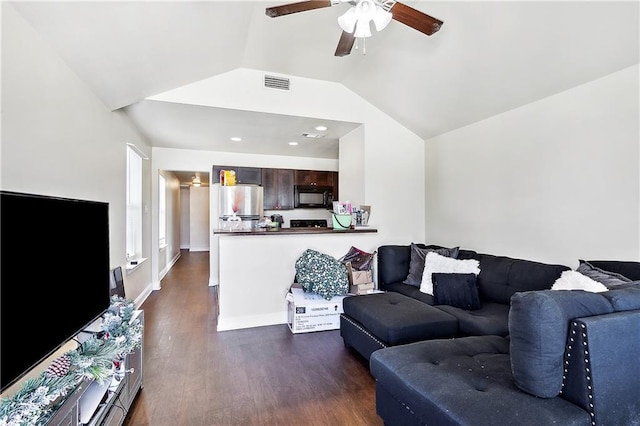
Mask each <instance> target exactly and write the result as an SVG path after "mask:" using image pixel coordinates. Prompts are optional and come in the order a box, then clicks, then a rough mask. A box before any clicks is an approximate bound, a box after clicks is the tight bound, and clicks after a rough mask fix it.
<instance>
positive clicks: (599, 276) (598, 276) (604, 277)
mask: <svg viewBox="0 0 640 426" xmlns="http://www.w3.org/2000/svg"><path fill="white" fill-rule="evenodd" d="M579 262H580V265H579V266H578V269H576V271H578V272H580V273H581V274H582V275H585V276H587V277H589V278H591V279H592V280H594V281H597V282H599V283H601V284H603V285H604V286H606V287H607V288H612V287H616V286H619V285H624V284H627V283H629V282H631V280H630V279H629V278H627V277H625V276H624V275H621V274H618V273H617V272H610V271H605V270H604V269H601V268H598V267H597V266H593V265H592V264H591V263H589V262H587V261H585V260H582V259H580V260H579Z"/></svg>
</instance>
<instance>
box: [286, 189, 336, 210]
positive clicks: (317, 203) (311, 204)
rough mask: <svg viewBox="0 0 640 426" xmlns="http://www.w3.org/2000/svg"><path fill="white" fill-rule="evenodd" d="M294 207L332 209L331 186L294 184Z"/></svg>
mask: <svg viewBox="0 0 640 426" xmlns="http://www.w3.org/2000/svg"><path fill="white" fill-rule="evenodd" d="M294 189H295V193H294V207H295V208H298V209H333V188H332V187H331V186H317V185H295V187H294Z"/></svg>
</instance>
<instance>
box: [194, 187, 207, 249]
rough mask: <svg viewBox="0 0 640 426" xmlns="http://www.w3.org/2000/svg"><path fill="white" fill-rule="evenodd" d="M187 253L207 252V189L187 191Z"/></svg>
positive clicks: (200, 188)
mask: <svg viewBox="0 0 640 426" xmlns="http://www.w3.org/2000/svg"><path fill="white" fill-rule="evenodd" d="M189 225H190V226H189V251H209V239H210V235H212V234H211V232H210V231H209V229H211V227H210V226H209V187H208V186H207V187H205V186H201V187H199V188H196V187H191V189H190V190H189Z"/></svg>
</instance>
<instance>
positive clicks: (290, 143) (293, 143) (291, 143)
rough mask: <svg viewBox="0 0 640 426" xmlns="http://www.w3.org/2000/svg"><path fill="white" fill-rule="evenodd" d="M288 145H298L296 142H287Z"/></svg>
mask: <svg viewBox="0 0 640 426" xmlns="http://www.w3.org/2000/svg"><path fill="white" fill-rule="evenodd" d="M289 145H291V146H295V145H298V142H289Z"/></svg>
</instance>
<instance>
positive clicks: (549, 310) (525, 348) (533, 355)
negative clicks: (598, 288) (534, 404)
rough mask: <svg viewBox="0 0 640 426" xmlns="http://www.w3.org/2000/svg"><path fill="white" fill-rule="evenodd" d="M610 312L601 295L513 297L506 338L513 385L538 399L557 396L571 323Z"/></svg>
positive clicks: (546, 293)
mask: <svg viewBox="0 0 640 426" xmlns="http://www.w3.org/2000/svg"><path fill="white" fill-rule="evenodd" d="M610 312H613V307H612V306H611V303H610V302H609V301H608V300H607V299H606V298H605V297H604V296H602V295H601V294H600V293H590V292H585V291H582V290H569V291H566V290H565V291H552V290H544V291H530V292H521V293H516V294H514V296H513V297H512V298H511V309H510V311H509V335H510V338H511V369H512V372H513V378H514V380H515V383H516V385H517V386H518V387H519V388H520V389H522V390H523V391H525V392H528V393H530V394H532V395H535V396H538V397H540V398H553V397H555V396H557V395H558V394H559V393H560V390H561V388H562V373H563V364H562V362H563V356H564V351H565V345H566V342H567V334H568V330H569V323H570V321H571V320H572V319H573V318H579V317H586V316H591V315H599V314H604V313H610Z"/></svg>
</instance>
